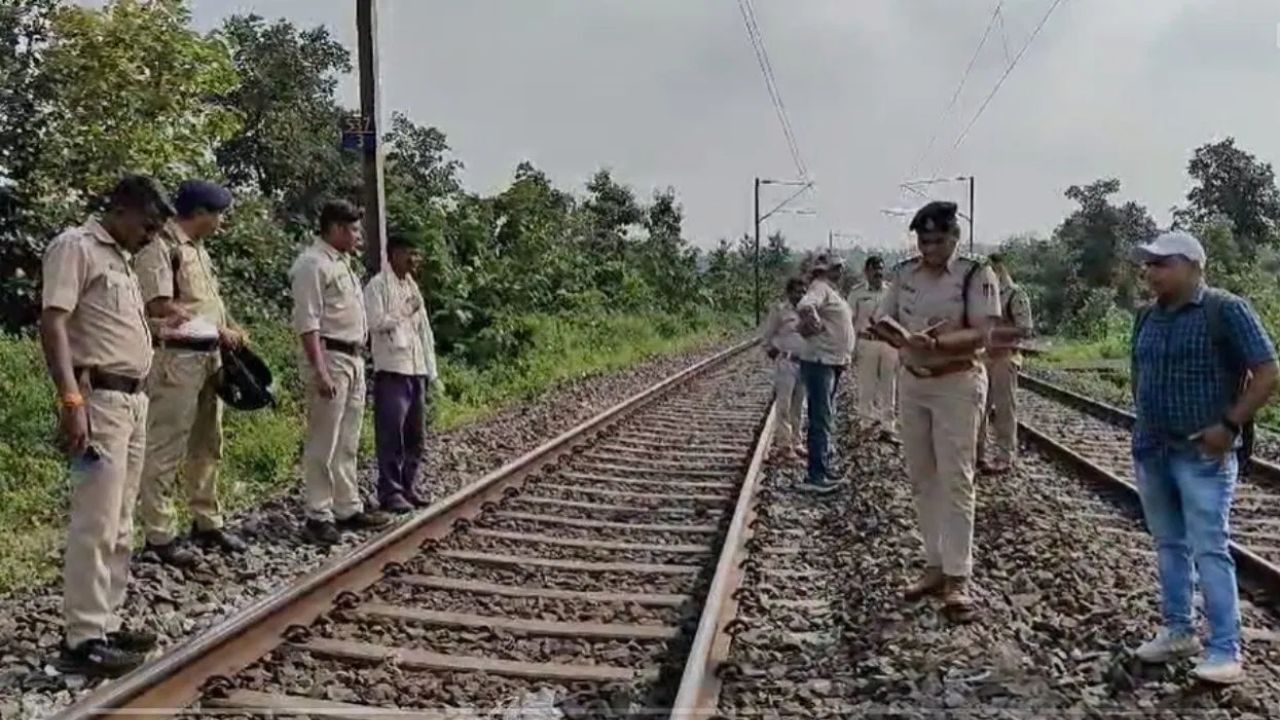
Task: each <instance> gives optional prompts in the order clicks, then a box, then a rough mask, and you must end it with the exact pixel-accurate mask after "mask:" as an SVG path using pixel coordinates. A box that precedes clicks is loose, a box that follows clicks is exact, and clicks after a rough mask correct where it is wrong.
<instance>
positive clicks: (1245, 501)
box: [1018, 375, 1280, 597]
mask: <svg viewBox="0 0 1280 720" xmlns="http://www.w3.org/2000/svg"><path fill="white" fill-rule="evenodd" d="M1018 416H1019V421H1018V424H1019V426H1020V428H1021V429H1022V430H1023V431H1024V433H1025V435H1027V436H1029V437H1030V439H1031V440H1032V441H1033V442H1035V443H1036V444H1037V445H1039V446H1040V447H1041V448H1042V449H1044V450H1046V451H1047V452H1049V453H1050V454H1051V455H1054V456H1056V457H1058V458H1061V459H1063V460H1066V461H1067V462H1069V463H1071V464H1072V465H1074V466H1075V467H1076V468H1077V469H1078V470H1080V471H1082V472H1084V473H1086V474H1087V475H1088V476H1090V477H1091V478H1092V479H1095V480H1099V481H1102V482H1104V483H1106V484H1108V485H1110V486H1111V487H1113V488H1115V489H1117V490H1120V491H1122V492H1125V493H1127V494H1129V495H1130V497H1133V498H1136V497H1137V489H1136V487H1135V486H1134V483H1135V481H1136V479H1135V477H1134V474H1133V463H1132V459H1131V454H1130V439H1131V428H1132V427H1133V423H1134V417H1133V415H1132V414H1131V413H1128V412H1126V411H1124V410H1121V409H1119V408H1116V407H1113V406H1110V405H1107V404H1105V403H1100V402H1098V401H1096V400H1093V399H1091V398H1088V397H1085V396H1083V395H1080V394H1078V393H1075V392H1072V391H1070V390H1067V389H1065V388H1062V387H1060V386H1057V385H1054V384H1052V383H1049V382H1046V381H1044V380H1041V379H1037V378H1033V377H1028V376H1026V375H1023V376H1022V378H1021V387H1020V388H1019V390H1018ZM1231 524H1232V535H1233V536H1234V538H1235V540H1234V542H1233V544H1232V552H1233V554H1234V555H1235V557H1236V561H1237V563H1239V564H1240V566H1241V568H1242V569H1243V570H1244V571H1245V572H1246V573H1248V575H1249V578H1250V579H1251V580H1253V581H1255V582H1257V583H1259V584H1260V585H1261V586H1263V587H1265V588H1266V589H1267V590H1268V591H1269V592H1270V594H1272V595H1273V596H1274V597H1280V465H1277V464H1276V463H1275V462H1273V461H1271V460H1267V459H1265V458H1256V457H1255V458H1254V460H1253V461H1252V462H1251V463H1250V467H1249V469H1248V471H1247V472H1245V473H1244V474H1242V476H1241V477H1240V479H1239V482H1238V484H1237V489H1236V496H1235V501H1234V503H1233V504H1232V508H1231Z"/></svg>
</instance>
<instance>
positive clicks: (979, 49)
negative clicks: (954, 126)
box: [907, 0, 1004, 177]
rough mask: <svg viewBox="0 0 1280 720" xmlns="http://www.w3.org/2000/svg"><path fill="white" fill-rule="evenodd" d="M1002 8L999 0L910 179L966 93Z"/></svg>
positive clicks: (909, 174) (912, 167) (916, 162)
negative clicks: (965, 89) (979, 57)
mask: <svg viewBox="0 0 1280 720" xmlns="http://www.w3.org/2000/svg"><path fill="white" fill-rule="evenodd" d="M1002 7H1004V0H999V2H997V3H996V8H995V10H993V11H992V12H991V19H990V20H988V21H987V29H986V30H983V31H982V39H981V40H979V41H978V47H976V48H974V50H973V56H972V57H970V58H969V65H968V66H967V67H965V69H964V75H962V76H961V77H960V83H959V84H958V85H956V89H955V92H953V93H951V99H950V100H949V101H947V105H946V107H944V108H943V109H942V113H941V114H940V115H938V119H937V121H936V122H935V123H934V128H933V134H932V135H930V136H929V142H928V143H927V144H926V146H925V149H924V152H922V153H920V157H919V158H917V159H916V161H915V163H914V164H912V166H911V170H910V171H909V172H908V173H907V176H908V177H911V176H914V175H915V174H916V171H917V170H919V169H920V165H921V164H922V163H924V160H925V158H927V157H929V153H930V152H933V146H934V145H935V144H936V143H937V142H938V135H940V134H941V133H942V126H943V124H944V123H945V122H946V119H947V116H948V115H950V114H951V110H952V109H953V108H954V107H955V106H956V102H957V101H958V100H959V99H960V93H962V92H964V87H965V84H966V83H968V81H969V76H970V75H971V74H972V73H973V68H974V66H975V65H977V64H978V56H979V55H980V54H981V53H982V48H984V47H986V45H987V38H989V37H990V36H991V29H992V28H994V27H995V24H996V19H997V18H999V17H1000V8H1002Z"/></svg>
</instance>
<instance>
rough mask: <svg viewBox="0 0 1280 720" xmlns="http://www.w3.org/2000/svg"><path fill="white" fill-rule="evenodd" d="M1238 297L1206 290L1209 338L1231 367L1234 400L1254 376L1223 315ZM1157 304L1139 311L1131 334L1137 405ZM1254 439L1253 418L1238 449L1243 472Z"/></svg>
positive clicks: (1131, 369)
mask: <svg viewBox="0 0 1280 720" xmlns="http://www.w3.org/2000/svg"><path fill="white" fill-rule="evenodd" d="M1234 299H1235V296H1234V295H1232V294H1231V293H1229V292H1227V291H1225V290H1219V289H1217V288H1205V291H1204V313H1205V322H1206V323H1207V324H1208V326H1209V342H1210V343H1212V345H1213V349H1214V352H1216V353H1217V354H1218V362H1219V363H1220V364H1221V365H1222V367H1224V368H1226V369H1227V370H1228V371H1229V372H1228V378H1229V379H1228V382H1230V383H1231V388H1230V390H1231V392H1230V393H1229V397H1230V398H1231V402H1235V401H1236V400H1239V399H1240V395H1241V393H1242V392H1244V388H1245V385H1247V384H1248V382H1249V377H1250V372H1249V368H1248V366H1247V365H1246V364H1245V361H1244V358H1242V357H1240V354H1239V353H1237V352H1236V348H1235V346H1234V345H1233V344H1232V342H1231V338H1229V337H1227V330H1226V323H1225V322H1224V321H1223V319H1222V307H1223V305H1224V304H1225V303H1226V302H1227V301H1229V300H1234ZM1154 307H1155V305H1154V304H1152V305H1146V306H1144V307H1142V308H1140V309H1139V310H1138V314H1137V316H1136V317H1134V320H1133V334H1132V335H1131V336H1130V338H1129V389H1130V390H1131V392H1132V394H1133V401H1134V407H1135V409H1136V407H1137V403H1138V337H1139V335H1140V334H1141V333H1142V326H1143V325H1144V324H1146V322H1147V318H1148V317H1150V316H1151V311H1152V309H1153V308H1154ZM1253 443H1254V427H1253V420H1250V421H1249V422H1247V423H1245V424H1244V425H1243V426H1242V427H1241V428H1240V448H1239V449H1238V450H1237V451H1236V459H1237V461H1238V463H1239V468H1240V469H1239V472H1241V473H1243V472H1244V471H1245V470H1247V469H1248V467H1249V458H1251V457H1252V456H1253Z"/></svg>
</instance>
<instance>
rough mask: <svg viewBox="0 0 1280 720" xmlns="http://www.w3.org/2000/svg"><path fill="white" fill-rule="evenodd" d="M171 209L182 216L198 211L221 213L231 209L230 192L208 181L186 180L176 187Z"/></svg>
mask: <svg viewBox="0 0 1280 720" xmlns="http://www.w3.org/2000/svg"><path fill="white" fill-rule="evenodd" d="M173 207H174V209H175V210H177V211H178V214H179V215H183V216H186V215H191V214H192V213H195V212H197V211H199V210H207V211H209V212H215V213H216V212H222V211H223V210H226V209H227V208H229V207H231V191H230V190H228V189H226V188H224V187H222V186H221V185H219V184H217V183H213V182H209V181H208V180H188V181H186V182H184V183H182V184H181V185H179V186H178V192H177V193H175V194H174V196H173Z"/></svg>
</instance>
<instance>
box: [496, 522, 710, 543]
mask: <svg viewBox="0 0 1280 720" xmlns="http://www.w3.org/2000/svg"><path fill="white" fill-rule="evenodd" d="M476 528H483V529H486V530H502V531H504V532H522V533H530V534H538V535H556V536H557V537H562V538H573V539H576V540H604V541H606V542H625V543H633V544H643V545H710V544H711V543H712V541H713V540H714V539H715V533H714V532H711V533H685V532H680V533H672V532H659V531H655V530H629V529H625V528H614V527H608V528H581V527H573V526H572V525H561V524H559V523H544V522H535V521H531V520H517V519H514V518H504V517H494V516H483V517H482V518H481V519H480V521H479V522H477V523H476Z"/></svg>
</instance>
